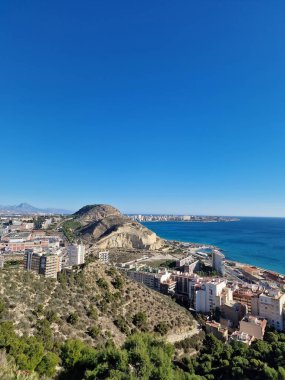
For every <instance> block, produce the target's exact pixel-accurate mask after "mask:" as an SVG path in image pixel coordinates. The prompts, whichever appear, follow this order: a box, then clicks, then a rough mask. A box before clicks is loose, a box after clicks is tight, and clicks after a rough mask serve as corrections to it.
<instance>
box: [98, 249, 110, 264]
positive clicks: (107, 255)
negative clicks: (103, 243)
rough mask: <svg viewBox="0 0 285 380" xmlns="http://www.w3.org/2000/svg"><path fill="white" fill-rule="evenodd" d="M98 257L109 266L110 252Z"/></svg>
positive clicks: (100, 254) (100, 253)
mask: <svg viewBox="0 0 285 380" xmlns="http://www.w3.org/2000/svg"><path fill="white" fill-rule="evenodd" d="M98 257H99V260H100V261H101V262H102V263H104V264H107V263H108V262H109V251H102V252H99V254H98Z"/></svg>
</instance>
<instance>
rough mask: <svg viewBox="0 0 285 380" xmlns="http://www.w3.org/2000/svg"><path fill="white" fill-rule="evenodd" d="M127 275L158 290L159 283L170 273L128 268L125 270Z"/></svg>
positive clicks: (165, 279)
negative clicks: (128, 269)
mask: <svg viewBox="0 0 285 380" xmlns="http://www.w3.org/2000/svg"><path fill="white" fill-rule="evenodd" d="M127 275H128V277H130V278H132V279H133V280H135V281H137V282H140V283H142V284H144V285H146V286H148V287H149V288H152V289H155V290H157V291H160V284H161V283H164V282H166V281H167V280H169V279H170V277H171V273H168V272H167V271H165V272H161V273H150V272H140V271H134V270H130V271H128V272H127Z"/></svg>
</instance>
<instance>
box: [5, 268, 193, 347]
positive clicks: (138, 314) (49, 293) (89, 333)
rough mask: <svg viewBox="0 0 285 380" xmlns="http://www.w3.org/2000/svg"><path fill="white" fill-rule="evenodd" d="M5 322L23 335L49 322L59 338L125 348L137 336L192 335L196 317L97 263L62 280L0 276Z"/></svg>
mask: <svg viewBox="0 0 285 380" xmlns="http://www.w3.org/2000/svg"><path fill="white" fill-rule="evenodd" d="M0 297H1V298H2V301H3V303H4V304H5V311H4V312H3V314H2V319H4V320H11V321H13V323H14V325H15V328H16V331H17V332H18V333H19V334H23V333H26V334H33V333H34V332H35V330H36V329H37V323H38V321H39V320H43V319H47V320H48V322H49V324H50V326H49V327H50V329H51V330H52V335H53V337H54V339H58V340H64V339H67V338H74V339H78V338H79V339H82V340H83V341H85V342H88V343H89V344H91V345H95V344H96V345H98V344H105V343H106V342H107V341H108V340H109V339H112V340H113V341H114V342H115V343H116V344H117V345H121V344H123V342H124V341H125V339H126V336H127V335H129V334H130V333H131V332H134V331H143V332H152V331H159V332H160V333H162V334H163V335H166V334H167V333H170V332H171V334H175V333H177V334H181V333H185V332H187V331H191V329H192V327H193V319H192V317H191V315H190V313H189V312H188V311H187V310H185V309H183V308H182V307H180V306H178V305H177V304H175V302H174V301H172V300H171V299H170V298H169V297H167V296H163V295H161V294H159V293H156V292H154V291H151V290H150V289H147V288H145V287H144V286H141V285H139V284H137V283H135V282H132V281H131V280H129V279H128V278H125V277H124V276H123V275H122V274H120V273H119V272H118V271H117V270H115V269H114V268H113V267H105V266H103V265H101V264H99V263H98V262H97V261H96V262H92V263H89V264H88V265H86V266H85V267H84V268H83V269H82V271H80V272H79V273H77V274H74V273H72V274H70V275H63V274H61V275H60V276H59V281H55V280H53V279H45V278H44V277H41V276H38V275H35V274H34V273H31V272H26V271H24V270H21V269H7V270H2V271H0Z"/></svg>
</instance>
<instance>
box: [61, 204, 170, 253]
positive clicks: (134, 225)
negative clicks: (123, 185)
mask: <svg viewBox="0 0 285 380" xmlns="http://www.w3.org/2000/svg"><path fill="white" fill-rule="evenodd" d="M68 225H69V226H71V229H72V226H74V227H75V228H74V229H73V233H74V234H75V236H77V237H80V238H82V239H83V240H85V241H86V242H88V243H90V244H94V243H95V244H96V246H97V247H99V248H101V249H109V248H126V249H129V248H134V249H159V248H161V247H163V245H164V241H163V240H162V239H160V238H158V237H157V235H156V234H155V233H154V232H152V231H150V230H149V229H148V228H146V227H144V226H142V225H141V224H140V223H138V222H135V221H133V220H131V219H130V218H128V217H126V216H124V215H122V214H121V213H120V211H119V210H118V209H116V208H114V207H112V206H109V205H100V204H95V205H88V206H84V207H82V208H81V209H80V210H78V211H77V212H76V213H74V214H73V219H72V222H71V221H70V220H69V221H68Z"/></svg>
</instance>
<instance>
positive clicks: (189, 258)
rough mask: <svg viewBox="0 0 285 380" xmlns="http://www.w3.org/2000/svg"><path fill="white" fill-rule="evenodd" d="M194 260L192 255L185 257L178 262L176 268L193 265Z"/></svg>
mask: <svg viewBox="0 0 285 380" xmlns="http://www.w3.org/2000/svg"><path fill="white" fill-rule="evenodd" d="M192 259H193V256H192V255H189V256H186V257H183V258H182V259H179V260H177V261H176V267H177V268H179V267H183V265H187V264H189V263H191V262H192Z"/></svg>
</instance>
